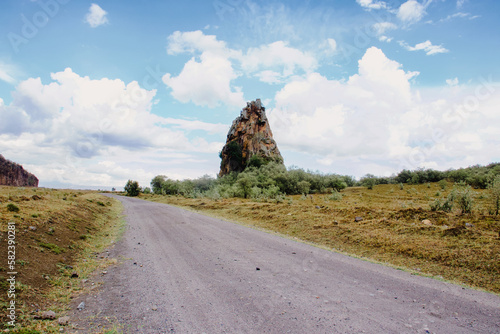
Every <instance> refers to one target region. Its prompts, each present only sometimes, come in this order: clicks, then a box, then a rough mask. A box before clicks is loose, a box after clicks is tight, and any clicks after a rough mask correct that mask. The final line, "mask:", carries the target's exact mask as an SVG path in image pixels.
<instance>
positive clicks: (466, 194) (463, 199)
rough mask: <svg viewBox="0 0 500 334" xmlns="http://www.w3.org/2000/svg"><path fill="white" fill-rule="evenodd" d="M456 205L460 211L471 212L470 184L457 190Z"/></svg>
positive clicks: (472, 203)
mask: <svg viewBox="0 0 500 334" xmlns="http://www.w3.org/2000/svg"><path fill="white" fill-rule="evenodd" d="M457 201H458V206H459V207H460V210H461V211H462V213H472V208H473V206H474V194H473V190H472V188H471V187H470V186H466V187H463V188H462V189H461V190H459V191H458V192H457Z"/></svg>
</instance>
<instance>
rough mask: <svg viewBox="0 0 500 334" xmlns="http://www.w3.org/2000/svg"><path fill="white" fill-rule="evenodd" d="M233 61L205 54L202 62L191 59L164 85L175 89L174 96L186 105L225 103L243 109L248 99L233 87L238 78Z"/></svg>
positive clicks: (167, 76)
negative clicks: (189, 103) (190, 103)
mask: <svg viewBox="0 0 500 334" xmlns="http://www.w3.org/2000/svg"><path fill="white" fill-rule="evenodd" d="M237 77H238V76H237V75H236V73H235V71H234V69H233V66H232V64H231V61H229V60H228V59H227V58H226V57H222V56H218V55H216V54H213V53H211V52H203V54H202V55H201V56H200V61H197V60H196V59H195V58H192V59H191V60H189V61H188V62H187V63H186V64H185V65H184V68H183V69H182V71H181V73H180V74H179V75H178V76H176V77H172V76H171V74H170V73H167V74H165V75H164V76H163V82H164V83H165V84H166V85H167V86H168V87H170V88H171V89H172V96H173V97H174V98H175V99H177V100H179V101H181V102H183V103H187V102H193V103H194V104H196V105H199V106H207V107H210V108H214V107H216V106H218V105H219V104H220V102H223V103H225V104H227V105H230V106H241V105H243V104H244V102H245V100H244V98H243V93H242V92H241V90H240V89H239V88H238V87H232V85H231V81H232V80H234V79H236V78H237Z"/></svg>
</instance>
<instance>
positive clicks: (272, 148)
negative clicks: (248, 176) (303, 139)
mask: <svg viewBox="0 0 500 334" xmlns="http://www.w3.org/2000/svg"><path fill="white" fill-rule="evenodd" d="M254 156H256V157H255V158H253V159H252V157H254ZM220 157H221V159H222V161H221V165H220V172H219V176H223V175H226V174H229V173H231V172H233V171H234V172H241V171H243V170H244V169H245V168H246V167H247V165H248V164H249V162H251V161H254V162H256V164H259V163H266V162H269V161H275V162H279V163H283V157H282V156H281V153H280V151H279V150H278V145H277V144H276V142H275V141H274V139H273V133H272V132H271V127H270V126H269V121H268V119H267V117H266V109H265V108H264V107H263V106H262V103H261V101H260V99H257V100H256V101H252V102H249V103H247V106H246V107H245V108H243V110H242V111H241V114H240V116H239V117H237V118H236V119H235V120H234V121H233V124H232V125H231V129H229V133H228V134H227V140H226V145H225V146H224V148H223V149H222V151H221V153H220ZM256 158H257V159H256ZM251 159H252V160H251Z"/></svg>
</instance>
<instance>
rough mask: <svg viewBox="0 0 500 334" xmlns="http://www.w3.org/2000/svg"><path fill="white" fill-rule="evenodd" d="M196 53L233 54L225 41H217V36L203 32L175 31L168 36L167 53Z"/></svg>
mask: <svg viewBox="0 0 500 334" xmlns="http://www.w3.org/2000/svg"><path fill="white" fill-rule="evenodd" d="M195 51H198V52H206V51H208V52H211V53H214V54H218V55H221V54H230V53H231V50H229V49H228V48H227V46H226V43H225V42H224V41H219V40H217V36H215V35H205V34H204V33H203V32H202V31H201V30H196V31H188V32H180V31H175V32H174V33H173V34H171V35H170V36H168V44H167V53H168V54H169V55H176V54H179V53H194V52H195Z"/></svg>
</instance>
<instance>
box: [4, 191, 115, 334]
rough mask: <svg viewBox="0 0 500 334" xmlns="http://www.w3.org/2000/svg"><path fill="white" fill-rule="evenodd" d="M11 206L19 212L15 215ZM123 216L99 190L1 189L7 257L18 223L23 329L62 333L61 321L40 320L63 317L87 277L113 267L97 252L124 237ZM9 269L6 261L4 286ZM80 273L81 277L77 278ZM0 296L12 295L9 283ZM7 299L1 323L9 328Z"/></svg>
mask: <svg viewBox="0 0 500 334" xmlns="http://www.w3.org/2000/svg"><path fill="white" fill-rule="evenodd" d="M9 204H11V206H10V207H12V205H15V206H16V207H18V208H19V211H18V212H16V211H10V210H9V209H8V208H7V207H8V205H9ZM120 213H121V205H120V203H119V202H118V201H115V200H112V199H109V198H106V197H103V196H102V195H99V194H97V193H96V192H91V191H78V190H53V189H42V188H15V187H0V238H1V239H2V243H1V244H0V254H2V257H3V258H5V255H6V254H7V252H6V243H5V242H3V241H6V239H7V234H6V233H5V232H6V231H7V225H8V222H15V225H16V271H17V272H18V274H17V277H16V282H17V285H16V290H17V291H16V292H17V298H16V300H17V302H16V303H17V305H16V306H17V307H16V308H17V310H16V313H17V316H18V319H17V323H18V324H19V325H22V328H23V330H33V332H30V333H37V331H38V332H40V333H51V332H59V327H60V326H59V325H57V324H56V322H54V321H47V320H35V319H34V317H35V316H36V315H39V314H40V313H41V312H42V311H47V310H53V311H55V312H56V314H57V315H58V316H61V315H63V314H64V312H65V311H66V310H67V309H68V304H69V301H70V300H71V298H73V297H74V296H75V295H76V294H78V293H80V292H82V284H81V279H85V278H87V277H89V276H90V275H91V273H92V272H93V271H94V270H96V269H98V268H103V267H106V266H108V265H109V264H112V263H113V260H110V259H106V258H101V257H100V256H97V254H98V253H99V252H100V251H102V250H103V249H105V247H108V246H109V245H110V244H111V243H112V242H113V241H114V240H116V238H117V237H118V235H119V232H120V229H121V227H122V225H123V222H122V221H121V219H120ZM8 271H9V270H8V268H7V263H6V261H2V264H0V281H1V282H2V283H3V282H5V275H6V273H7V272H8ZM75 271H76V272H77V273H78V278H76V279H75V278H71V275H72V273H73V272H75ZM0 294H1V295H2V296H6V285H5V284H2V285H1V286H0ZM5 301H6V300H5V298H2V299H0V312H1V314H0V321H1V322H2V325H1V326H4V327H8V326H6V318H5V316H6V309H5V308H6V303H5ZM0 328H1V327H0ZM13 333H15V331H14V332H13Z"/></svg>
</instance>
